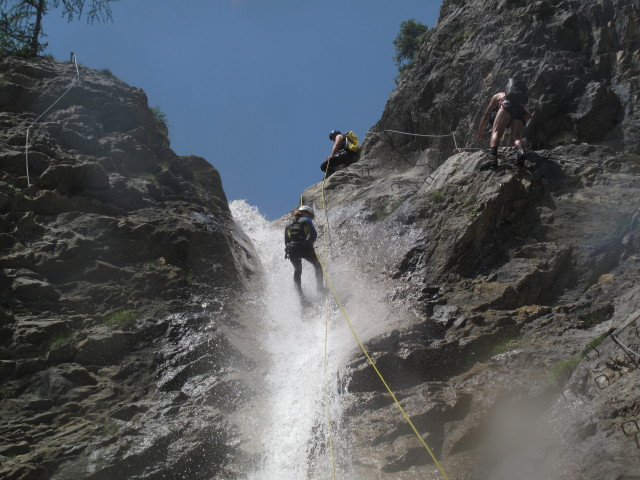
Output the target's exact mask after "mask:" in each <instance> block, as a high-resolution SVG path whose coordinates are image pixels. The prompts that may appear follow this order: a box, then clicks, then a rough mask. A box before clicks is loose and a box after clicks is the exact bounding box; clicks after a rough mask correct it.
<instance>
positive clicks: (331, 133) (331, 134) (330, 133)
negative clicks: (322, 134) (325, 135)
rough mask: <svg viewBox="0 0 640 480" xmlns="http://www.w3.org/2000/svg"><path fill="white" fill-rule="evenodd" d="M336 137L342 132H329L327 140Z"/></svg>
mask: <svg viewBox="0 0 640 480" xmlns="http://www.w3.org/2000/svg"><path fill="white" fill-rule="evenodd" d="M336 135H342V132H341V131H340V130H331V131H330V132H329V140H333V139H334V138H336Z"/></svg>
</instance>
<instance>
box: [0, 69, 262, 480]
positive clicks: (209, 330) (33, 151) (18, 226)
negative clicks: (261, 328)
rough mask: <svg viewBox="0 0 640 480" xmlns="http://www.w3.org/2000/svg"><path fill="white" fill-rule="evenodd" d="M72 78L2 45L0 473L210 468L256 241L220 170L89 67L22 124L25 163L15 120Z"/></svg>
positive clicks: (240, 363)
mask: <svg viewBox="0 0 640 480" xmlns="http://www.w3.org/2000/svg"><path fill="white" fill-rule="evenodd" d="M74 77H75V66H73V65H71V64H62V63H57V62H53V61H49V60H46V59H42V60H34V61H26V60H22V59H18V58H11V57H0V87H1V88H0V91H2V92H3V94H2V95H1V96H0V124H1V125H2V128H1V129H0V152H1V153H0V227H1V228H0V231H1V232H2V234H1V235H0V249H1V250H0V259H1V262H0V331H1V335H0V381H1V382H2V389H1V390H2V391H1V393H0V477H2V478H3V479H7V480H9V479H15V480H18V479H22V480H27V479H43V478H52V479H60V480H62V479H65V480H66V479H70V478H77V479H80V478H86V479H113V478H117V477H121V478H131V479H133V478H145V479H151V478H158V479H159V478H178V477H179V476H184V475H188V476H189V478H203V479H205V478H206V479H211V478H214V477H215V476H216V475H220V474H222V473H221V472H225V471H226V469H227V465H228V464H229V455H230V454H231V453H232V452H234V451H235V449H236V443H237V439H236V438H235V436H234V433H233V431H232V428H231V427H230V425H229V424H228V423H227V421H226V418H225V412H228V409H229V408H231V406H232V405H234V404H235V405H237V404H238V402H239V392H241V390H242V388H243V383H242V382H239V381H237V380H236V379H235V377H234V373H233V372H234V371H235V370H234V369H236V370H238V369H240V370H242V369H245V370H246V369H250V368H251V361H250V360H248V359H247V358H246V357H245V355H244V354H242V353H241V352H239V351H238V350H237V349H236V348H235V347H234V345H233V343H232V342H231V341H230V340H229V338H227V334H228V332H229V329H228V328H227V329H226V330H225V327H224V326H225V325H226V326H227V327H228V322H230V321H231V311H232V309H231V308H230V307H229V305H231V304H232V303H233V301H232V300H233V298H234V295H232V294H231V291H232V290H237V291H241V289H242V288H243V285H244V282H245V281H246V279H247V278H248V277H249V275H250V274H251V272H252V271H253V270H254V269H255V268H257V267H256V264H255V263H254V262H253V255H254V254H253V251H252V247H251V245H250V242H249V241H248V240H247V239H246V237H245V236H244V234H243V233H242V232H241V231H240V230H239V229H238V228H237V227H236V225H235V224H234V222H233V219H232V217H231V213H230V211H229V208H228V206H227V200H226V197H225V194H224V191H223V189H222V184H221V181H220V176H219V174H218V172H217V170H216V169H215V168H214V167H212V166H211V165H210V164H209V163H208V162H207V161H205V160H204V159H202V158H199V157H193V156H182V157H181V156H178V155H176V154H175V153H174V152H173V151H172V150H171V149H170V148H169V142H168V139H167V137H166V128H164V127H163V125H161V124H159V123H158V121H157V120H156V119H155V118H154V116H153V114H152V112H151V110H150V109H149V108H148V105H147V99H146V96H145V94H144V93H143V92H142V91H141V90H139V89H135V88H132V87H129V86H128V85H125V84H124V83H122V82H120V81H119V80H117V79H115V78H112V77H110V76H107V75H105V74H103V73H101V72H96V71H92V70H89V69H85V68H81V69H80V82H79V83H77V84H76V85H75V86H74V87H73V88H72V89H71V90H70V91H69V93H68V94H67V95H66V96H65V97H64V98H62V99H61V100H60V102H59V103H58V104H57V105H56V108H54V109H52V110H51V111H50V112H49V113H48V114H47V115H46V116H44V117H43V118H42V119H41V120H40V121H39V122H38V123H37V124H35V125H34V126H33V127H32V128H31V129H30V143H29V157H28V166H29V178H27V171H26V168H25V167H26V165H25V163H26V158H25V149H24V144H25V135H26V131H27V128H28V127H29V125H30V124H31V123H32V122H33V121H34V120H35V119H36V117H37V116H38V115H39V114H40V113H42V112H43V111H44V110H45V109H46V108H47V107H48V106H49V105H50V104H51V103H52V102H53V101H54V100H55V99H56V98H57V96H58V95H60V94H61V93H62V92H63V91H64V89H66V88H68V87H69V86H70V85H71V83H72V82H73V79H74ZM7 92H10V93H7ZM29 183H30V184H31V185H30V186H29ZM234 365H235V366H234ZM205 386H206V388H205ZM202 392H205V393H202Z"/></svg>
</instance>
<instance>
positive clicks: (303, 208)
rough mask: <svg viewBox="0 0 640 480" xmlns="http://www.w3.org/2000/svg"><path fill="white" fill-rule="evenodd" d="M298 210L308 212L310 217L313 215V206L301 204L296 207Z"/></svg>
mask: <svg viewBox="0 0 640 480" xmlns="http://www.w3.org/2000/svg"><path fill="white" fill-rule="evenodd" d="M298 211H299V212H307V213H309V214H310V215H311V218H313V217H315V214H314V213H313V208H311V207H307V206H306V205H301V206H300V207H298Z"/></svg>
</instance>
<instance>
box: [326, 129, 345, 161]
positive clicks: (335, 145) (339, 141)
mask: <svg viewBox="0 0 640 480" xmlns="http://www.w3.org/2000/svg"><path fill="white" fill-rule="evenodd" d="M343 140H344V135H342V134H340V133H339V134H338V135H336V139H335V140H334V141H333V148H332V149H331V155H329V156H330V157H333V156H334V155H335V154H336V153H338V150H340V145H342V141H343Z"/></svg>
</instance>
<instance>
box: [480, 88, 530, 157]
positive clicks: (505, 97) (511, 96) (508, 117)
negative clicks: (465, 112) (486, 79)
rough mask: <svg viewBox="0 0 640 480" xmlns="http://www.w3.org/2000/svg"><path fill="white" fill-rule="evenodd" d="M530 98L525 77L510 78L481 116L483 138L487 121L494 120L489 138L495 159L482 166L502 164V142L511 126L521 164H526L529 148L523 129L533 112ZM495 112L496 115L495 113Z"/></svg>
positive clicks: (512, 137) (512, 142)
mask: <svg viewBox="0 0 640 480" xmlns="http://www.w3.org/2000/svg"><path fill="white" fill-rule="evenodd" d="M528 101H529V93H528V89H527V86H526V85H525V83H524V82H523V81H522V80H519V79H514V78H510V79H509V81H508V82H507V88H506V89H505V91H504V92H499V93H496V94H495V95H494V96H493V97H491V100H490V101H489V105H488V106H487V108H486V110H485V111H484V115H483V116H482V119H481V120H480V125H479V127H478V134H477V136H476V138H477V139H478V140H482V137H483V135H484V129H485V127H486V125H487V123H490V124H492V128H491V140H490V141H489V147H490V153H491V159H490V160H489V161H487V162H485V163H484V164H482V165H481V166H480V168H481V169H486V168H493V167H497V166H498V146H499V145H500V139H501V138H502V135H503V134H504V131H505V129H506V128H507V127H509V128H510V130H511V144H512V145H514V146H515V147H516V151H517V160H516V162H517V164H518V165H522V164H523V163H524V160H525V158H526V152H525V150H524V146H523V145H522V132H523V131H524V127H525V125H526V124H527V121H528V120H530V119H531V117H532V114H531V112H529V110H527V107H526V106H525V105H526V104H527V102H528ZM494 115H495V117H494Z"/></svg>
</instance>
